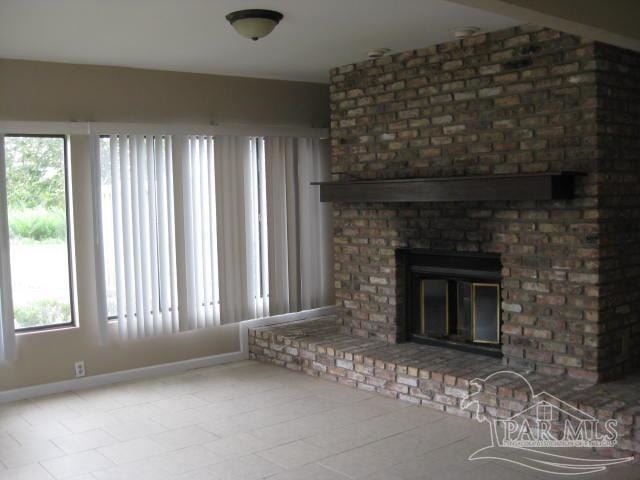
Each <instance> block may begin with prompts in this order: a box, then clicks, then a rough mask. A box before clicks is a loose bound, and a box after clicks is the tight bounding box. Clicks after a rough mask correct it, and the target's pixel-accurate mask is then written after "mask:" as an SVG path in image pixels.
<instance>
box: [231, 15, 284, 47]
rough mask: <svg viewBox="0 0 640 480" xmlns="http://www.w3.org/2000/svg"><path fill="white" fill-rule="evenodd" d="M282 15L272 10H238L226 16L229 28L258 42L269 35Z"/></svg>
mask: <svg viewBox="0 0 640 480" xmlns="http://www.w3.org/2000/svg"><path fill="white" fill-rule="evenodd" d="M282 17H283V15H282V14H281V13H280V12H275V11H273V10H255V9H254V10H238V11H237V12H231V13H230V14H228V15H227V16H226V19H227V20H228V21H229V23H230V24H231V26H232V27H233V28H234V29H235V30H236V32H238V33H239V34H240V35H242V36H243V37H245V38H250V39H251V40H254V41H255V40H258V39H260V38H263V37H266V36H267V35H269V34H270V33H271V32H272V31H273V29H274V28H276V25H278V23H279V22H280V20H282Z"/></svg>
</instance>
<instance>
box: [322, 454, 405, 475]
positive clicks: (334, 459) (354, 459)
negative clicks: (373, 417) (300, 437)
mask: <svg viewBox="0 0 640 480" xmlns="http://www.w3.org/2000/svg"><path fill="white" fill-rule="evenodd" d="M318 463H320V465H324V466H325V467H327V468H330V469H331V470H335V471H336V472H339V473H341V474H343V475H347V476H349V477H352V478H355V477H363V476H364V477H366V476H367V475H369V474H371V473H373V472H376V471H378V470H382V469H384V468H387V467H390V466H392V465H394V464H395V463H398V462H396V461H395V460H394V459H393V458H390V457H387V456H384V455H379V454H377V453H375V452H372V451H371V450H367V449H365V448H356V449H353V450H349V451H347V452H344V453H340V454H338V455H334V456H331V457H328V458H325V459H324V460H320V462H318Z"/></svg>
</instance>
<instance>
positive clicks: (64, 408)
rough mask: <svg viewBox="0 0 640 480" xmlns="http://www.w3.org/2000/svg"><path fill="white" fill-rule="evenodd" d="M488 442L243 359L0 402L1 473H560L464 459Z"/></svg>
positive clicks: (466, 430)
mask: <svg viewBox="0 0 640 480" xmlns="http://www.w3.org/2000/svg"><path fill="white" fill-rule="evenodd" d="M488 440H489V432H488V430H487V428H486V426H485V425H480V424H478V423H477V422H475V421H471V420H465V419H460V418H457V417H453V416H448V415H443V414H441V413H439V412H437V411H435V410H430V409H428V408H424V407H415V406H409V405H408V404H405V403H402V402H399V401H396V400H390V399H387V398H384V397H381V396H377V395H374V394H369V393H364V392H361V391H358V390H354V389H350V388H348V387H344V386H341V385H337V384H332V383H329V382H326V381H323V380H319V379H315V378H311V377H308V376H306V375H302V374H298V373H292V372H289V371H287V370H285V369H282V368H279V367H275V366H271V365H266V364H261V363H257V362H249V361H247V362H239V363H234V364H230V365H224V366H219V367H211V368H206V369H198V370H193V371H190V372H186V373H182V374H179V375H174V376H168V377H162V378H153V379H149V380H142V381H135V382H129V383H120V384H116V385H110V386H106V387H101V388H96V389H92V390H82V391H78V392H72V393H66V394H60V395H54V396H50V397H43V398H38V399H34V400H30V401H23V402H17V403H13V404H6V405H0V480H9V479H10V480H40V479H48V480H51V479H70V480H96V479H97V480H115V479H123V480H124V479H127V480H130V479H134V480H146V479H150V480H166V479H178V480H187V479H189V480H257V479H263V478H269V479H270V480H306V479H308V480H345V479H368V480H421V479H438V480H440V479H442V480H454V479H467V478H470V477H472V478H473V480H483V479H496V480H501V479H524V480H535V479H544V478H561V477H557V476H556V477H552V476H549V475H545V474H542V473H537V472H533V471H525V470H524V469H522V468H520V467H516V466H512V465H510V464H506V463H498V462H497V461H485V460H480V461H473V462H471V461H468V460H467V457H468V456H469V454H470V453H472V452H473V451H475V450H476V449H478V448H480V447H482V446H484V445H486V444H487V442H488ZM576 478H594V479H604V478H611V479H614V478H615V479H617V480H618V479H619V480H625V479H628V480H631V479H640V465H633V466H632V465H621V466H615V467H611V468H610V469H609V470H608V471H607V472H603V473H598V474H594V475H589V476H584V475H580V476H576Z"/></svg>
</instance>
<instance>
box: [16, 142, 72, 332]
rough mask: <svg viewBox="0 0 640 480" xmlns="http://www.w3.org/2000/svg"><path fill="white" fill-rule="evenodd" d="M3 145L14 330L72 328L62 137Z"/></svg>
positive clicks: (66, 188) (66, 170) (67, 198)
mask: <svg viewBox="0 0 640 480" xmlns="http://www.w3.org/2000/svg"><path fill="white" fill-rule="evenodd" d="M4 143H5V162H6V183H7V213H8V219H9V235H10V242H9V243H10V252H11V261H10V264H11V283H12V292H13V304H14V321H15V328H16V331H19V332H25V331H32V330H39V329H45V328H52V327H61V326H73V325H74V324H75V320H74V305H73V298H74V295H73V269H72V262H71V259H72V253H71V245H72V243H71V228H70V217H71V216H70V210H69V175H68V171H69V170H68V159H67V142H66V138H65V137H64V136H58V135H7V136H5V141H4Z"/></svg>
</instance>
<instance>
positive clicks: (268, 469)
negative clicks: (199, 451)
mask: <svg viewBox="0 0 640 480" xmlns="http://www.w3.org/2000/svg"><path fill="white" fill-rule="evenodd" d="M208 470H209V472H211V473H213V474H214V475H215V478H217V479H219V480H258V479H262V478H267V477H270V476H273V475H275V474H277V473H280V472H282V471H283V468H282V467H279V466H278V465H276V464H275V463H272V462H270V461H268V460H265V459H264V458H261V457H258V456H257V455H246V456H244V457H238V458H233V459H231V460H226V461H224V462H222V463H217V464H215V465H212V466H210V467H208Z"/></svg>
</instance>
